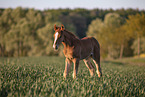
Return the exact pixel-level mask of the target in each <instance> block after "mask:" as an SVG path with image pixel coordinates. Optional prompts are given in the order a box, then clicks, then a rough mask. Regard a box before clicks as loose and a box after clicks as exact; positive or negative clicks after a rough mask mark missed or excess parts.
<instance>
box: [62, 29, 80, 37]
mask: <svg viewBox="0 0 145 97" xmlns="http://www.w3.org/2000/svg"><path fill="white" fill-rule="evenodd" d="M64 32H66V33H67V34H69V35H71V37H73V38H77V39H78V37H77V36H75V35H74V34H73V33H72V32H69V31H67V30H64Z"/></svg>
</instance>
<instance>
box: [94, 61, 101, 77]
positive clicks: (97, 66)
mask: <svg viewBox="0 0 145 97" xmlns="http://www.w3.org/2000/svg"><path fill="white" fill-rule="evenodd" d="M93 62H94V63H95V65H96V68H97V71H96V72H97V74H98V77H101V76H102V71H101V67H100V61H98V60H97V61H96V60H95V59H94V60H93Z"/></svg>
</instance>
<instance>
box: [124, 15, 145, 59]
mask: <svg viewBox="0 0 145 97" xmlns="http://www.w3.org/2000/svg"><path fill="white" fill-rule="evenodd" d="M126 21H127V22H126V25H127V30H128V33H131V35H132V37H133V38H135V39H137V40H138V46H137V48H138V57H139V55H140V38H141V37H143V36H144V35H145V14H143V13H142V14H136V15H130V16H129V17H128V19H127V20H126Z"/></svg>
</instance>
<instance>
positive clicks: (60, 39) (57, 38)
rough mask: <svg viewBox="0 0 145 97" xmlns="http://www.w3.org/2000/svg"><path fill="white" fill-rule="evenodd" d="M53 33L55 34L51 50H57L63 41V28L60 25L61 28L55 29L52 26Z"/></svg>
mask: <svg viewBox="0 0 145 97" xmlns="http://www.w3.org/2000/svg"><path fill="white" fill-rule="evenodd" d="M54 31H55V33H54V43H53V48H54V49H55V50H57V49H58V47H59V44H60V43H61V42H63V41H64V35H63V31H64V26H63V25H61V27H56V25H54Z"/></svg>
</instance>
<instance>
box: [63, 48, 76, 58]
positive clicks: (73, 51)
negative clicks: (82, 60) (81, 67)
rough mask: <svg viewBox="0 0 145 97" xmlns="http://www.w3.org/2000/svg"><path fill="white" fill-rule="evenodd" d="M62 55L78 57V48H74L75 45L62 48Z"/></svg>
mask: <svg viewBox="0 0 145 97" xmlns="http://www.w3.org/2000/svg"><path fill="white" fill-rule="evenodd" d="M63 53H64V56H65V57H66V58H69V59H72V58H78V57H79V50H76V47H67V48H64V50H63Z"/></svg>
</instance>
